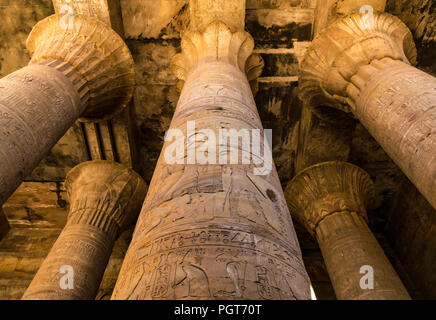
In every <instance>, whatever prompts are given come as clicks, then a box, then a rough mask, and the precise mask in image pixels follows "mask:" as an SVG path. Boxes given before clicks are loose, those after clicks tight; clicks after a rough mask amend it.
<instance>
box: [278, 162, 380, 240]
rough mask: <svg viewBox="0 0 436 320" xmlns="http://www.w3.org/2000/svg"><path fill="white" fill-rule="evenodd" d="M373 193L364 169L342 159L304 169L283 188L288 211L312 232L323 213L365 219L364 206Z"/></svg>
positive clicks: (367, 203) (324, 215)
mask: <svg viewBox="0 0 436 320" xmlns="http://www.w3.org/2000/svg"><path fill="white" fill-rule="evenodd" d="M374 193H375V192H374V185H373V182H372V181H371V178H370V177H369V175H368V173H367V172H365V171H364V170H362V169H361V168H359V167H357V166H355V165H352V164H350V163H347V162H341V161H331V162H323V163H319V164H316V165H314V166H311V167H309V168H307V169H305V170H303V171H302V172H300V173H299V174H298V175H297V176H296V177H294V178H293V179H292V180H291V181H290V182H289V184H288V186H287V188H286V190H285V196H286V200H287V202H288V206H289V209H290V211H291V214H292V215H293V216H294V217H295V218H297V219H298V220H299V221H300V222H301V223H302V224H303V225H305V226H306V228H307V229H308V231H309V232H310V233H311V234H314V231H315V229H316V227H317V226H318V224H319V223H320V222H321V221H322V220H323V219H324V218H325V217H326V216H328V215H331V214H333V213H336V212H342V211H348V212H357V213H358V214H360V215H361V216H362V217H363V218H365V219H366V208H367V206H368V205H369V204H370V202H371V201H372V199H373V198H374Z"/></svg>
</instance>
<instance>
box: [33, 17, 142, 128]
mask: <svg viewBox="0 0 436 320" xmlns="http://www.w3.org/2000/svg"><path fill="white" fill-rule="evenodd" d="M68 18H69V19H68ZM27 48H28V50H29V52H30V53H31V55H32V60H31V62H30V64H34V63H39V62H41V61H44V60H53V59H56V60H62V61H65V62H68V63H69V64H70V65H72V66H73V67H74V68H75V70H76V71H77V72H79V73H80V74H81V75H82V77H83V78H84V79H85V80H86V82H87V83H86V85H87V87H88V88H89V91H90V97H89V101H88V103H87V105H86V108H85V110H84V111H83V113H82V117H83V119H84V120H91V121H93V120H94V121H95V120H105V119H109V118H112V117H113V116H114V115H115V114H117V113H119V112H120V111H121V110H122V109H124V108H125V107H126V106H127V105H128V103H129V102H130V100H131V98H132V96H133V91H134V87H135V69H134V62H133V58H132V55H131V54H130V51H129V49H128V47H127V45H126V44H125V43H124V40H123V39H122V38H121V37H120V36H119V35H118V34H117V33H116V32H115V31H114V30H112V29H111V28H110V27H108V26H106V25H105V24H104V23H103V22H101V21H99V20H97V19H95V18H92V17H85V16H81V15H73V16H71V17H69V16H65V15H60V14H54V15H52V16H49V17H47V18H45V19H44V20H42V21H40V22H38V23H37V24H36V25H35V27H34V28H33V29H32V32H31V33H30V35H29V37H28V39H27Z"/></svg>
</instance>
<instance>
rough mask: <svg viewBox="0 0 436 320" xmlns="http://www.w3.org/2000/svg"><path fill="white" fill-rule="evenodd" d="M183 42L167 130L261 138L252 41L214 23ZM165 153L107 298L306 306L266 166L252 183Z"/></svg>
mask: <svg viewBox="0 0 436 320" xmlns="http://www.w3.org/2000/svg"><path fill="white" fill-rule="evenodd" d="M185 36H186V38H184V39H183V40H182V54H181V55H178V56H176V57H175V58H174V59H173V62H172V70H173V72H175V74H176V75H177V76H178V78H179V79H181V80H183V81H185V82H186V83H185V84H184V87H183V91H182V94H181V96H180V99H179V102H178V105H177V109H176V112H175V114H174V117H173V119H172V122H171V126H170V128H171V129H179V130H181V132H183V134H184V136H186V137H187V138H188V139H192V137H193V138H194V139H197V135H198V134H199V133H198V131H196V133H195V134H194V135H193V136H191V133H188V132H187V127H186V126H187V123H188V121H195V125H196V128H197V130H211V131H213V132H214V133H215V134H216V135H217V134H218V130H219V129H220V128H224V129H235V130H241V129H248V130H250V129H260V130H262V124H261V122H260V119H259V116H258V113H257V109H256V106H255V102H254V99H253V96H252V93H251V90H250V86H249V83H248V79H250V68H247V61H250V56H251V54H252V51H253V48H254V43H253V40H252V39H251V37H250V36H249V35H248V34H247V33H245V32H243V31H236V32H234V33H232V32H231V30H230V29H229V28H228V27H227V26H226V25H225V24H224V23H222V22H218V21H215V22H212V23H211V24H210V25H209V26H207V27H206V28H205V30H204V31H203V32H198V31H191V32H190V33H188V34H186V35H185ZM247 71H248V75H249V78H248V79H247V76H246V75H245V74H244V73H245V72H247ZM258 74H259V72H258V71H256V72H255V73H254V75H258ZM262 131H263V130H262ZM217 136H218V135H217ZM217 142H218V141H214V142H212V143H213V148H215V147H217V146H219V142H218V144H217ZM188 143H189V142H188ZM265 143H267V142H266V141H264V140H263V138H261V144H262V145H263V144H265ZM170 145H171V144H170V143H169V142H166V143H165V145H164V148H163V150H162V153H161V156H160V158H159V161H158V164H157V167H156V169H155V173H154V176H153V179H152V182H151V185H150V191H149V193H148V196H147V200H146V202H145V203H144V206H143V209H142V212H141V215H140V218H139V220H138V224H137V226H136V228H135V233H134V235H133V239H132V243H131V245H130V247H129V250H128V252H127V254H126V259H125V260H124V263H123V267H122V269H121V271H120V276H119V279H118V281H117V284H116V287H115V290H114V293H113V296H112V298H113V299H241V298H244V299H308V298H309V297H310V292H309V285H310V282H309V279H308V277H307V274H306V272H305V270H304V265H303V262H302V259H301V253H300V249H299V246H298V242H297V239H296V236H295V231H294V229H293V225H292V221H291V220H290V219H289V213H288V210H287V207H286V203H285V201H284V198H283V193H282V189H281V186H280V181H279V180H278V176H277V173H276V171H275V168H272V171H271V172H266V173H265V174H264V175H255V174H253V173H252V170H253V169H254V164H251V165H249V164H239V165H238V164H227V165H219V164H216V165H214V164H212V163H209V164H207V163H203V164H200V163H197V164H189V163H188V164H169V163H166V160H165V152H166V149H167V148H169V147H170ZM182 148H183V149H184V150H187V149H188V148H187V147H186V146H184V145H182ZM233 148H236V149H237V150H239V149H240V148H239V147H237V146H235V145H232V146H230V147H226V148H225V152H226V155H227V153H228V152H229V150H230V149H233ZM242 150H244V151H245V153H248V154H250V155H251V154H252V153H251V152H250V150H247V149H246V147H243V148H242ZM213 157H214V158H215V159H213V161H214V162H215V161H216V155H214V156H213ZM238 158H239V156H238ZM179 160H180V159H179ZM182 160H183V159H182ZM266 161H269V160H266ZM168 186H171V187H170V189H167V188H168ZM162 243H167V245H165V246H162ZM272 248H275V249H274V250H273V249H272ZM272 250H273V251H275V252H276V253H274V252H272Z"/></svg>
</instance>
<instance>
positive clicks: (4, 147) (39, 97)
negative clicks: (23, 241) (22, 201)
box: [0, 60, 84, 204]
mask: <svg viewBox="0 0 436 320" xmlns="http://www.w3.org/2000/svg"><path fill="white" fill-rule="evenodd" d="M56 66H57V67H60V68H62V70H64V71H61V70H59V69H58V68H57V67H56ZM74 83H77V84H78V85H79V86H80V83H84V81H83V80H82V79H81V77H80V75H78V74H77V73H76V72H74V71H73V70H72V67H71V66H69V65H68V64H65V63H63V62H62V61H59V60H55V61H50V62H48V61H47V62H46V63H45V64H33V65H29V66H27V67H24V68H22V69H20V70H18V71H16V72H14V73H12V74H10V75H8V76H6V77H5V78H3V79H1V80H0V163H1V166H0V204H2V203H4V202H5V201H6V200H7V199H8V197H9V196H10V195H11V194H12V193H13V192H14V191H15V189H16V188H17V187H18V186H19V185H20V183H21V181H22V180H23V179H24V178H25V177H26V176H27V175H29V174H30V173H31V172H32V170H33V169H34V168H35V167H36V166H37V165H38V163H39V162H40V161H41V160H42V158H43V157H44V155H45V154H46V153H47V152H48V151H50V149H51V148H52V147H53V146H54V145H55V144H56V142H57V141H58V140H59V139H60V138H61V137H62V136H63V135H64V134H65V132H66V131H67V129H68V128H69V127H70V126H71V125H72V124H73V123H74V121H75V120H76V119H77V118H78V117H79V115H80V113H81V111H83V110H81V108H82V107H83V104H82V102H83V101H82V98H83V97H81V96H80V95H81V93H79V91H78V90H77V87H75V86H74ZM82 89H83V88H82Z"/></svg>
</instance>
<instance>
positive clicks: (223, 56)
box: [171, 20, 264, 89]
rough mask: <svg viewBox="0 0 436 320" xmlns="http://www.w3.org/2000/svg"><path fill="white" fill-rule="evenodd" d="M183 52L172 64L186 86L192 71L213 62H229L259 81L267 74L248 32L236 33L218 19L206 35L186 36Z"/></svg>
mask: <svg viewBox="0 0 436 320" xmlns="http://www.w3.org/2000/svg"><path fill="white" fill-rule="evenodd" d="M181 47H182V53H179V54H177V55H176V56H175V57H174V58H173V60H172V61H171V71H172V72H173V73H174V74H175V75H176V76H177V78H178V79H179V83H178V87H179V88H180V89H181V88H182V87H183V84H184V82H185V81H186V78H187V77H188V74H189V72H190V71H191V70H192V69H193V68H194V67H195V66H197V65H199V64H202V63H210V62H224V63H229V64H231V65H233V66H235V67H237V68H239V69H240V70H241V71H242V72H244V73H245V74H246V75H247V79H248V81H249V82H252V81H256V80H257V78H258V77H259V76H260V74H261V73H262V71H263V66H264V61H263V59H262V57H261V56H260V55H258V54H253V49H254V40H253V38H252V37H251V35H250V34H249V33H248V32H245V31H236V32H232V31H231V30H230V28H229V27H228V26H227V25H226V24H225V23H224V22H222V21H219V20H215V21H213V22H212V23H210V24H209V25H208V26H207V27H206V28H205V29H204V31H203V32H199V31H196V30H194V31H188V32H186V33H185V34H184V35H183V36H182V43H181Z"/></svg>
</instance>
